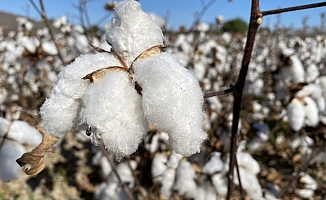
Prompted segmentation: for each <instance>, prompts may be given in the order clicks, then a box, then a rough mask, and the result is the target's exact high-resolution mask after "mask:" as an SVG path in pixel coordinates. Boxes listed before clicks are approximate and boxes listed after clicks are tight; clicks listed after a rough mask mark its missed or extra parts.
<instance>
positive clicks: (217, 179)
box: [212, 173, 228, 196]
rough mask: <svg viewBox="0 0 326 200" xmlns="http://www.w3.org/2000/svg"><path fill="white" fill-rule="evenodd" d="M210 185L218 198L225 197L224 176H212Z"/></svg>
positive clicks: (226, 181) (225, 182) (226, 189)
mask: <svg viewBox="0 0 326 200" xmlns="http://www.w3.org/2000/svg"><path fill="white" fill-rule="evenodd" d="M212 184H213V185H214V187H215V190H216V192H217V194H218V195H219V196H225V195H226V194H227V192H228V180H227V178H226V177H225V175H224V174H221V173H219V174H214V175H213V176H212Z"/></svg>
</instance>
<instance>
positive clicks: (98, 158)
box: [92, 151, 112, 179]
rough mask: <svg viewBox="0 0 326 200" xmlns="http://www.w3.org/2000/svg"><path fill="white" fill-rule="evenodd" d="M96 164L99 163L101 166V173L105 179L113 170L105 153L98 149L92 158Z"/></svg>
mask: <svg viewBox="0 0 326 200" xmlns="http://www.w3.org/2000/svg"><path fill="white" fill-rule="evenodd" d="M92 163H93V164H94V165H99V166H100V167H101V175H102V177H103V179H106V178H107V177H108V176H109V174H110V173H111V172H112V167H111V165H110V163H109V161H108V159H107V158H106V157H105V156H104V155H103V153H102V152H101V151H98V152H97V153H96V154H95V156H94V157H93V159H92Z"/></svg>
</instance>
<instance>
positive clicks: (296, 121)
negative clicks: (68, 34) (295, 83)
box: [286, 98, 305, 131]
mask: <svg viewBox="0 0 326 200" xmlns="http://www.w3.org/2000/svg"><path fill="white" fill-rule="evenodd" d="M286 111H287V116H288V119H289V124H290V126H291V128H292V129H293V130H294V131H299V130H300V129H301V128H302V126H303V122H304V118H305V110H304V106H303V105H302V103H301V102H300V101H299V99H297V98H294V99H292V101H291V102H290V103H289V104H288V105H287V107H286Z"/></svg>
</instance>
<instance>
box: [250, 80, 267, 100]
mask: <svg viewBox="0 0 326 200" xmlns="http://www.w3.org/2000/svg"><path fill="white" fill-rule="evenodd" d="M263 87H264V81H263V80H262V79H257V80H255V81H254V82H253V83H251V84H250V85H249V88H248V93H249V94H252V95H255V96H259V95H261V94H262V91H263Z"/></svg>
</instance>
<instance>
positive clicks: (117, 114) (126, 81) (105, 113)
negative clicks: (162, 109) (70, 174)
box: [81, 69, 147, 157]
mask: <svg viewBox="0 0 326 200" xmlns="http://www.w3.org/2000/svg"><path fill="white" fill-rule="evenodd" d="M108 86H109V87H108ZM81 117H82V119H83V120H84V121H85V122H86V123H87V124H88V125H89V126H93V127H96V128H97V132H98V133H99V134H100V135H101V137H102V140H103V142H104V144H105V147H106V149H107V150H108V151H109V152H112V153H115V154H116V155H117V157H121V156H122V157H123V156H128V155H130V154H132V153H134V152H135V151H136V150H137V148H138V145H139V143H140V142H141V140H142V138H143V136H144V135H145V134H146V133H147V122H146V120H145V118H144V115H143V111H142V108H141V96H140V95H139V94H138V93H137V91H136V90H135V88H134V85H133V83H132V82H131V79H130V77H129V74H128V73H126V72H125V71H122V70H114V69H113V70H108V71H107V72H105V74H104V76H103V77H101V78H100V79H98V80H96V81H94V82H93V83H91V84H90V85H89V86H88V87H87V89H86V90H85V95H84V98H83V108H82V111H81Z"/></svg>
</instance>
